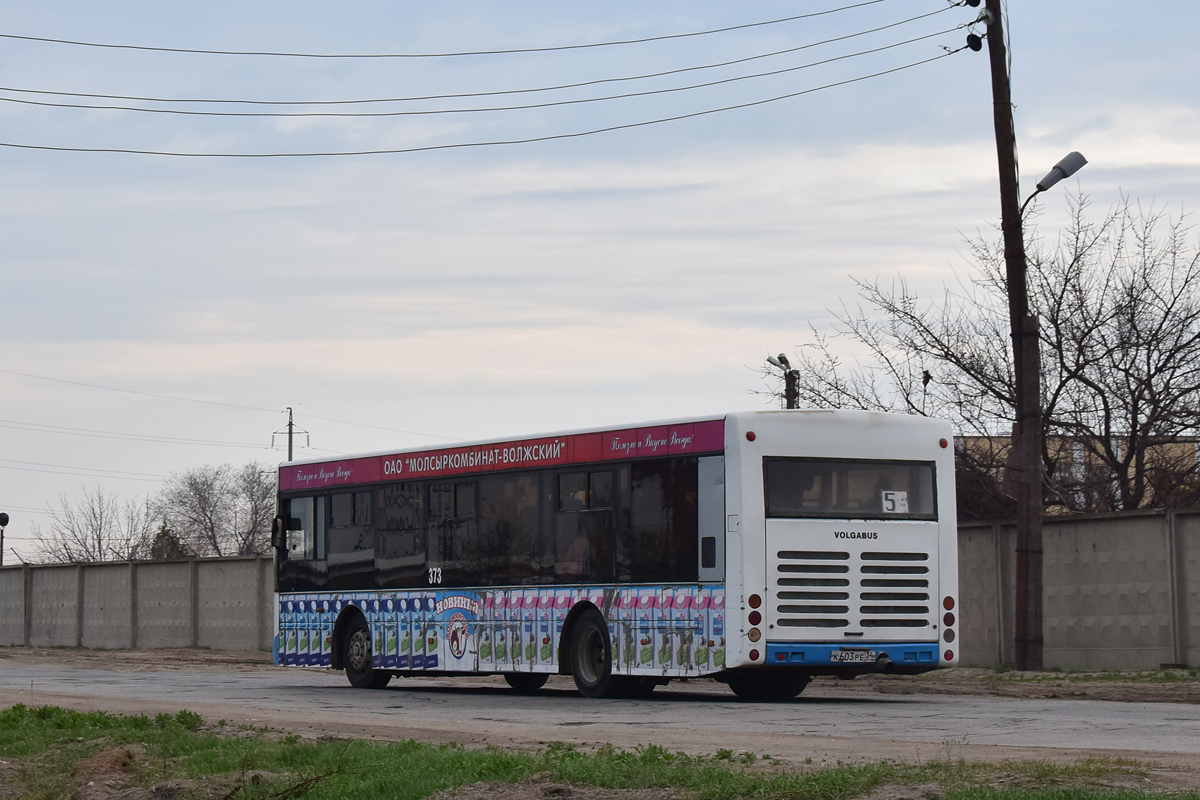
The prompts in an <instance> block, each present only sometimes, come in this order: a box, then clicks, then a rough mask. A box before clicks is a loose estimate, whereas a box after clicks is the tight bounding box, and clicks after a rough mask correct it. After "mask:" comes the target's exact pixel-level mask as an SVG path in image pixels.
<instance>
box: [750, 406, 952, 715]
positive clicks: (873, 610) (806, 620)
mask: <svg viewBox="0 0 1200 800" xmlns="http://www.w3.org/2000/svg"><path fill="white" fill-rule="evenodd" d="M952 441H953V439H952V433H951V429H950V426H949V425H948V424H947V423H944V422H940V421H937V420H929V419H925V418H920V417H897V416H894V415H885V414H877V413H871V412H852V411H780V412H767V413H763V412H758V413H748V414H731V415H729V416H728V417H727V418H726V478H727V487H726V514H727V517H726V526H727V532H728V535H727V539H728V541H729V542H730V543H733V542H736V543H737V544H738V546H737V547H732V546H731V547H730V548H729V553H728V556H727V557H728V565H727V569H728V579H729V580H728V602H729V606H730V607H737V608H739V609H740V611H739V614H740V618H739V619H738V620H737V622H736V630H737V635H736V636H733V637H730V641H729V642H728V646H729V658H728V660H727V665H728V666H729V667H731V668H734V669H731V670H730V671H729V672H728V673H727V675H726V677H727V678H728V679H729V682H730V685H731V687H732V688H734V690H735V691H738V693H739V694H743V693H751V694H753V693H755V692H758V693H767V694H786V693H787V692H786V691H785V689H784V688H781V687H782V686H784V685H787V684H788V683H789V681H790V682H792V683H797V682H799V683H800V685H802V684H803V682H806V681H807V678H808V677H810V676H812V675H841V676H843V677H853V676H855V675H858V674H863V673H867V672H900V673H918V672H924V671H927V670H931V669H936V668H938V667H947V666H952V665H953V664H955V663H957V654H956V648H955V645H954V640H955V636H956V633H957V625H956V623H957V619H956V618H957V609H956V603H957V595H958V574H957V573H958V562H957V529H956V518H955V506H954V461H953V447H952V446H951V445H952ZM735 602H737V606H734V603H735ZM732 616H733V614H730V617H731V618H732ZM730 623H731V626H730V627H735V625H734V624H732V623H734V620H733V619H730ZM756 667H762V668H765V669H756ZM775 683H780V684H781V686H774V684H775ZM739 689H742V690H743V691H739Z"/></svg>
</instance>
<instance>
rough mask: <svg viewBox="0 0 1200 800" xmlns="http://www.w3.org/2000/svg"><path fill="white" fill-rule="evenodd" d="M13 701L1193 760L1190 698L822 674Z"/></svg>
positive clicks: (359, 728) (1196, 711) (3, 696)
mask: <svg viewBox="0 0 1200 800" xmlns="http://www.w3.org/2000/svg"><path fill="white" fill-rule="evenodd" d="M17 702H22V703H26V704H30V705H43V704H54V705H61V706H65V707H69V708H78V709H100V710H107V711H113V712H120V713H143V714H155V713H159V712H162V711H167V712H175V711H178V710H179V709H181V708H187V709H189V710H191V711H195V712H197V713H199V714H201V715H202V716H203V717H204V718H205V719H206V720H207V721H208V722H210V723H214V722H216V721H217V720H218V719H224V720H227V722H228V724H230V725H235V724H242V725H254V726H269V727H272V728H275V729H281V730H290V731H298V732H300V733H302V734H305V735H333V736H368V737H377V738H386V739H405V738H415V739H418V740H422V741H435V742H445V741H456V742H460V743H463V744H484V743H487V744H496V745H500V746H508V747H512V746H516V747H529V746H537V745H539V744H543V743H546V742H552V741H563V742H574V743H579V744H581V745H585V746H588V745H597V744H600V743H604V742H611V743H613V744H614V745H617V746H619V747H634V746H637V745H644V744H652V743H653V744H660V745H663V746H665V747H668V748H670V749H673V750H683V751H685V752H692V753H713V752H716V751H717V750H718V749H722V748H727V749H730V750H733V751H735V752H741V751H751V752H754V753H756V754H757V755H759V756H761V755H772V756H773V757H775V758H779V759H782V760H783V761H785V762H796V761H799V762H803V761H806V760H807V759H813V761H814V762H818V763H821V762H826V761H830V760H875V759H880V758H893V759H899V760H929V759H934V758H987V759H989V760H995V759H1002V758H1047V759H1054V760H1062V759H1073V758H1079V757H1083V756H1089V755H1120V756H1131V757H1140V758H1153V759H1156V760H1162V759H1167V760H1169V761H1171V762H1172V763H1181V764H1182V763H1187V764H1190V765H1193V766H1194V765H1197V764H1200V706H1196V705H1182V704H1173V703H1153V704H1151V703H1114V702H1104V701H1089V700H1053V699H1051V700H1016V699H1009V698H995V697H962V696H954V697H948V696H937V695H927V694H926V695H904V696H899V695H879V694H869V695H868V694H863V693H855V692H853V691H851V690H850V689H849V687H847V689H845V690H839V687H838V686H837V685H833V686H822V687H810V689H809V690H808V691H806V692H805V693H804V694H803V695H801V696H800V698H798V699H797V700H795V701H793V702H790V703H783V704H754V703H742V702H739V701H737V700H736V699H735V698H734V697H733V695H732V694H731V693H729V692H728V690H727V689H726V688H725V687H723V686H720V685H718V684H714V683H712V682H710V681H695V682H690V683H675V684H672V685H671V686H670V687H668V688H667V689H666V690H663V689H660V690H659V691H658V692H656V693H655V695H654V696H653V697H651V698H649V699H645V700H588V699H585V698H583V697H580V696H579V695H578V694H576V693H575V692H574V691H573V689H572V688H571V684H570V682H569V680H568V679H565V678H553V679H552V680H551V683H550V684H549V685H548V686H547V688H546V689H545V690H543V691H542V692H540V693H538V694H537V695H533V696H520V695H516V694H514V693H513V692H512V691H510V690H509V689H508V688H507V687H506V685H505V684H504V683H503V682H502V681H501V680H500V679H498V678H482V679H479V678H453V679H407V680H406V679H395V680H393V682H392V685H391V686H390V687H389V688H387V689H384V690H381V691H372V690H359V689H352V688H351V687H350V686H349V685H348V684H347V683H346V681H345V679H344V678H343V677H342V675H341V674H340V673H336V674H334V673H329V672H326V671H316V670H299V669H282V668H262V669H258V670H249V671H247V670H243V671H232V670H230V671H222V670H212V669H210V670H204V671H199V670H198V671H189V670H172V671H149V670H148V671H123V670H119V669H77V668H70V667H57V666H54V665H47V664H36V665H35V664H12V663H6V664H3V665H0V705H3V706H8V705H11V704H13V703H17Z"/></svg>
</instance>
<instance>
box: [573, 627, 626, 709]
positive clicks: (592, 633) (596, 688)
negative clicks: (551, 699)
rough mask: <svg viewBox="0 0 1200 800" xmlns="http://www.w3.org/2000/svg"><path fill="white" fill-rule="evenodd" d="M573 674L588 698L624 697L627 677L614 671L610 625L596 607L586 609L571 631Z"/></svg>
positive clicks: (578, 685)
mask: <svg viewBox="0 0 1200 800" xmlns="http://www.w3.org/2000/svg"><path fill="white" fill-rule="evenodd" d="M571 675H572V676H573V677H574V678H575V687H576V688H577V689H579V693H580V694H582V695H583V696H585V697H622V696H624V694H625V690H626V688H627V683H628V682H627V679H625V678H622V677H621V676H619V675H613V674H612V641H611V640H610V639H609V636H608V625H606V624H605V622H604V617H602V616H600V612H599V611H596V610H595V609H591V610H589V611H586V612H584V614H583V616H582V617H580V618H579V621H578V622H576V623H575V630H574V632H573V633H572V634H571Z"/></svg>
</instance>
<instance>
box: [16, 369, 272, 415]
mask: <svg viewBox="0 0 1200 800" xmlns="http://www.w3.org/2000/svg"><path fill="white" fill-rule="evenodd" d="M0 372H2V373H4V374H5V375H18V376H20V377H22V378H33V379H34V380H39V381H50V382H52V383H66V384H69V385H71V386H83V387H86V388H88V389H101V390H103V391H106V392H120V393H122V394H136V395H139V396H141V397H156V398H158V399H159V400H178V401H180V402H182V403H201V404H203V405H208V406H224V407H226V408H240V409H243V410H246V411H270V412H272V413H279V409H278V408H259V407H258V406H243V405H238V404H237V403H222V402H220V401H217V400H197V399H196V398H194V397H178V396H176V395H170V394H155V393H154V392H139V391H137V390H135V389H118V388H116V387H113V386H100V385H98V384H95V383H83V382H82V381H68V380H64V379H62V378H47V377H46V376H44V375H31V374H30V373H28V372H17V371H16V370H11V369H0Z"/></svg>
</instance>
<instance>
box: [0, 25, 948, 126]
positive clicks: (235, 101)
mask: <svg viewBox="0 0 1200 800" xmlns="http://www.w3.org/2000/svg"><path fill="white" fill-rule="evenodd" d="M952 8H954V6H953V5H950V6H946V7H945V8H939V9H938V10H937V11H931V12H929V13H927V14H918V15H917V16H915V17H908V18H907V19H902V20H900V21H899V22H892V23H889V24H887V25H880V26H879V27H876V28H868V29H867V30H863V31H858V32H856V33H850V34H846V35H844V36H835V37H833V38H830V39H822V40H820V41H817V42H810V43H808V44H803V45H799V46H797V47H789V48H786V49H784V50H774V51H772V52H769V53H759V54H757V55H752V56H746V57H744V58H736V59H732V60H729V61H720V62H716V63H713V64H699V65H696V66H691V67H681V68H679V69H670V70H664V71H662V72H649V73H645V74H642V75H625V76H620V77H616V78H598V79H595V80H589V81H580V82H578V83H564V84H557V85H554V86H540V87H532V88H524V89H500V90H496V91H488V92H460V93H457V94H431V95H416V96H412V97H377V98H364V99H356V100H244V99H211V98H210V99H203V98H168V97H142V96H138V95H121V94H97V93H92V92H62V91H53V90H48V89H22V88H16V87H12V86H0V91H5V92H20V93H23V94H47V95H54V96H57V97H90V98H94V99H98V100H132V101H137V102H144V103H180V104H183V103H204V104H213V105H217V104H228V105H269V106H320V105H364V104H370V103H409V102H417V101H424V100H459V99H467V98H474V97H496V96H499V95H506V94H532V93H538V92H553V91H560V90H563V89H579V88H583V87H587V86H597V85H600V84H605V83H620V82H627V81H641V80H649V79H651V78H662V77H666V76H670V75H678V74H681V73H685V72H696V71H698V70H707V69H718V68H721V67H729V66H734V65H737V64H744V63H747V62H750V61H757V60H760V59H764V58H773V57H775V56H781V55H787V54H789V53H795V52H799V51H801V50H809V49H812V48H814V47H820V46H822V45H826V44H834V43H837V42H843V41H846V40H849V39H855V38H858V37H861V36H867V35H870V34H872V33H879V32H880V31H885V30H889V29H891V28H896V27H899V26H901V25H906V24H908V23H910V22H916V21H918V20H922V19H926V18H927V17H932V16H935V15H937V14H942V13H944V12H946V11H949V10H950V9H952ZM96 107H97V108H99V106H96Z"/></svg>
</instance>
